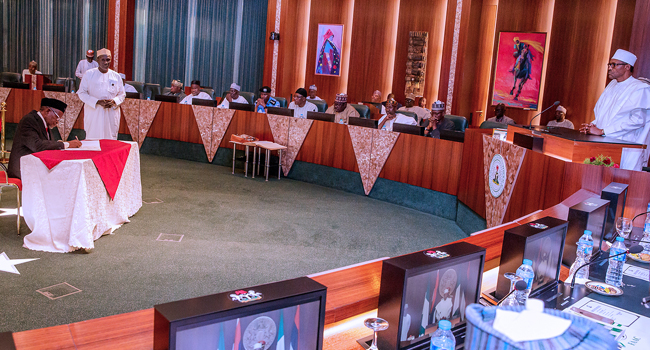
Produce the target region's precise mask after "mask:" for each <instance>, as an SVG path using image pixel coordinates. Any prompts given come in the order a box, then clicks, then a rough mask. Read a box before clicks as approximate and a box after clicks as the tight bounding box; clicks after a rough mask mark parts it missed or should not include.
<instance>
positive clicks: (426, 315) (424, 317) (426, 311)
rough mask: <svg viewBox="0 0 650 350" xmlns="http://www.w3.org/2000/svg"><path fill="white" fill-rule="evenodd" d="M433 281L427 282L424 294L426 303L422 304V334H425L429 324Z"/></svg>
mask: <svg viewBox="0 0 650 350" xmlns="http://www.w3.org/2000/svg"><path fill="white" fill-rule="evenodd" d="M430 289H431V282H430V281H429V282H427V292H426V293H425V294H424V304H423V305H422V322H420V336H423V335H424V333H425V331H426V330H427V326H428V325H429V305H431V296H430V294H429V293H430V292H431V290H430Z"/></svg>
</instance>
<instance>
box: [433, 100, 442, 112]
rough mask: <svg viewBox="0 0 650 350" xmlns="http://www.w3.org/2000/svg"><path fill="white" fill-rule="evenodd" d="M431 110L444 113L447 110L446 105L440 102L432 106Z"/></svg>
mask: <svg viewBox="0 0 650 350" xmlns="http://www.w3.org/2000/svg"><path fill="white" fill-rule="evenodd" d="M431 110H432V111H444V110H445V103H444V102H442V101H440V100H438V101H436V102H434V103H432V104H431Z"/></svg>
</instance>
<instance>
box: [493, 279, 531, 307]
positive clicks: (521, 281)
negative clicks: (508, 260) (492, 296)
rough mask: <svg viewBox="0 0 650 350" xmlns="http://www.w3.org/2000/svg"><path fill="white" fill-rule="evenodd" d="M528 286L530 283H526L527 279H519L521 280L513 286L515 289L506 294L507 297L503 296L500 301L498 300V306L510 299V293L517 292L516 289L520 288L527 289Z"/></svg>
mask: <svg viewBox="0 0 650 350" xmlns="http://www.w3.org/2000/svg"><path fill="white" fill-rule="evenodd" d="M527 287H528V283H526V281H523V280H519V281H517V283H515V288H513V289H512V290H511V291H510V293H508V294H506V296H505V297H503V298H501V300H499V301H498V302H497V306H499V305H501V303H503V301H504V300H506V299H508V297H509V296H510V294H512V293H514V292H516V291H518V290H524V289H526V288H527Z"/></svg>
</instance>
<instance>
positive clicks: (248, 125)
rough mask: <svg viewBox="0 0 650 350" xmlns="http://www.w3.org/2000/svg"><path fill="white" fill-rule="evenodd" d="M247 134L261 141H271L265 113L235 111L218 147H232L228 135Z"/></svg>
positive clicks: (271, 136) (271, 137) (271, 134)
mask: <svg viewBox="0 0 650 350" xmlns="http://www.w3.org/2000/svg"><path fill="white" fill-rule="evenodd" d="M232 134H235V135H240V134H247V135H251V136H255V137H257V138H258V139H260V140H263V141H273V133H272V132H271V127H270V126H269V120H268V118H267V117H266V114H263V113H255V112H243V111H237V112H235V115H234V116H233V117H232V120H231V121H230V126H228V129H227V130H226V133H225V134H224V136H223V139H222V140H221V145H220V147H226V148H232V144H231V143H230V135H232Z"/></svg>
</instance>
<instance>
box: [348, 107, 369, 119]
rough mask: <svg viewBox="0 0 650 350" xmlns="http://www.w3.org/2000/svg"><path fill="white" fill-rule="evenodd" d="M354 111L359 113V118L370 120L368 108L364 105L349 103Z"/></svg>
mask: <svg viewBox="0 0 650 350" xmlns="http://www.w3.org/2000/svg"><path fill="white" fill-rule="evenodd" d="M350 105H351V106H352V107H354V109H356V110H357V113H359V116H360V117H361V118H364V119H370V108H368V106H366V105H358V104H355V103H350Z"/></svg>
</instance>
